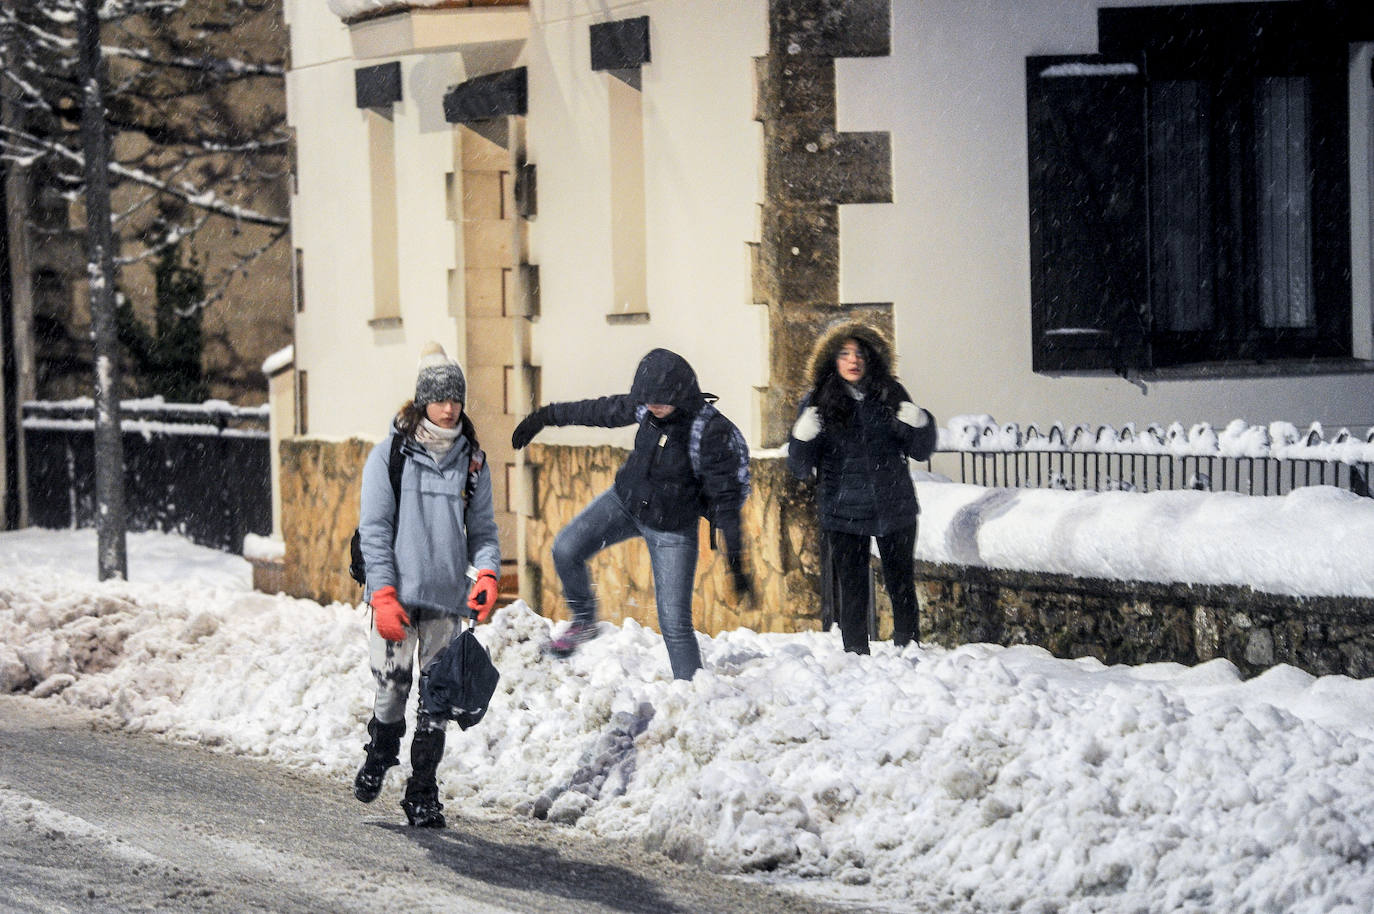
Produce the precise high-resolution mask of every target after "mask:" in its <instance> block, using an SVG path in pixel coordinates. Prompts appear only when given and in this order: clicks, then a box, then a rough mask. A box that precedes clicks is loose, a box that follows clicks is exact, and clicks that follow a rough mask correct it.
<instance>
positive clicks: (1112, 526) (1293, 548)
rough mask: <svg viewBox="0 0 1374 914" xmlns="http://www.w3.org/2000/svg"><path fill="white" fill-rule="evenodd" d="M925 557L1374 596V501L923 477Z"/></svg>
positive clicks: (1342, 494)
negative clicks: (992, 484)
mask: <svg viewBox="0 0 1374 914" xmlns="http://www.w3.org/2000/svg"><path fill="white" fill-rule="evenodd" d="M916 485H917V494H918V496H919V497H920V501H921V523H920V529H919V531H918V532H919V540H918V542H917V544H916V554H917V557H919V558H922V559H927V560H929V561H932V562H950V563H954V564H960V565H980V566H986V567H990V568H1008V569H1015V570H1021V571H1044V572H1057V573H1062V574H1072V575H1077V576H1080V577H1096V578H1108V579H1115V580H1127V581H1157V582H1163V583H1168V582H1174V581H1176V582H1180V583H1184V584H1242V585H1250V586H1251V587H1254V588H1255V589H1256V590H1260V591H1264V592H1267V593H1277V594H1290V595H1298V596H1302V595H1306V596H1355V597H1374V550H1371V549H1370V548H1369V544H1370V543H1372V542H1374V499H1369V498H1361V497H1359V496H1357V495H1354V494H1352V493H1350V492H1347V491H1344V490H1342V489H1336V488H1333V487H1331V486H1309V487H1304V488H1299V489H1294V490H1293V491H1292V492H1291V493H1289V494H1287V495H1281V496H1270V497H1260V496H1253V495H1238V494H1236V493H1233V492H1217V493H1211V492H1198V491H1193V490H1180V491H1173V492H1148V493H1139V492H1083V491H1063V490H1059V489H989V488H984V487H982V486H971V485H963V484H958V483H951V482H946V481H940V480H939V478H938V477H932V476H930V475H929V474H917V484H916Z"/></svg>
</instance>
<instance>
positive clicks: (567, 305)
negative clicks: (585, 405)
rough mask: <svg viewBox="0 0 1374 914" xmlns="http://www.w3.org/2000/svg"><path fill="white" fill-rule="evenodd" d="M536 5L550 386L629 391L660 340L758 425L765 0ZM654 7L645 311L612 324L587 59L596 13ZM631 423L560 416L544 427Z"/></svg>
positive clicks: (539, 236) (604, 154) (561, 392)
mask: <svg viewBox="0 0 1374 914" xmlns="http://www.w3.org/2000/svg"><path fill="white" fill-rule="evenodd" d="M530 9H531V15H532V17H533V20H534V29H533V32H532V35H531V38H530V42H529V47H528V48H527V51H526V61H527V64H528V66H529V78H530V100H529V153H530V160H531V161H533V162H534V163H535V164H536V166H537V169H538V174H539V214H538V218H537V219H536V220H535V221H534V223H533V224H532V226H531V260H532V261H534V262H537V263H538V264H539V266H540V282H541V285H542V293H541V298H542V301H543V316H542V317H541V318H540V319H539V321H538V322H537V323H536V324H535V325H534V326H533V334H532V345H533V360H534V362H535V363H536V364H538V365H539V366H541V368H542V373H543V393H544V400H545V401H546V402H547V401H549V400H566V399H577V398H581V397H594V396H602V395H605V394H611V393H621V392H624V391H627V390H628V389H629V385H630V380H631V378H632V377H633V374H634V368H635V365H636V363H637V362H638V360H639V358H640V357H641V356H643V355H644V353H646V352H648V351H649V350H650V349H653V348H655V347H658V346H662V347H666V348H669V349H672V350H674V351H675V352H678V353H679V354H681V355H682V356H683V357H685V358H686V359H687V360H688V361H689V362H691V363H692V365H693V367H695V368H696V371H697V375H698V377H699V378H700V380H701V384H702V387H703V389H705V390H708V391H711V392H713V393H716V394H718V395H719V396H720V398H721V399H720V403H719V406H720V408H721V410H722V411H724V412H725V413H726V414H727V415H729V416H730V417H731V418H732V419H734V420H735V421H736V422H737V423H738V424H739V426H740V427H741V429H743V430H744V432H745V434H746V436H748V437H749V438H750V439H751V440H757V437H758V429H759V428H760V425H759V421H760V420H759V416H758V405H757V402H756V400H757V397H756V395H755V387H756V386H758V385H762V384H764V383H765V382H766V377H767V372H766V364H767V363H766V359H767V342H766V340H767V335H766V314H765V313H764V309H763V308H761V307H759V306H756V305H753V304H751V298H752V295H751V291H752V288H751V278H750V274H749V257H748V248H747V244H748V242H751V241H755V240H757V238H758V225H757V222H758V215H757V210H758V204H759V203H760V202H761V201H762V199H763V189H762V152H763V150H762V128H761V127H760V125H759V124H758V123H757V122H756V121H754V120H753V101H754V58H755V57H757V56H761V55H763V54H765V53H766V52H767V37H768V36H767V8H766V4H765V2H764V0H733V2H730V3H711V4H702V3H684V2H682V0H660V2H615V0H609V2H602V0H598V2H590V0H573V2H569V0H535V2H533V3H532V4H531V7H530ZM644 15H647V16H648V17H649V22H650V52H651V57H652V60H651V62H650V63H648V64H646V65H645V66H644V67H643V68H642V70H641V78H642V86H643V112H644V159H645V181H644V183H645V186H646V201H645V210H646V237H647V261H648V262H647V292H648V310H649V315H650V317H649V321H648V323H645V324H635V325H610V324H608V323H607V322H606V315H607V314H608V313H609V312H610V311H611V310H612V293H611V279H612V274H611V246H610V243H609V239H610V211H611V206H610V194H611V183H610V182H611V176H610V173H609V170H608V168H607V163H608V162H609V159H610V149H609V145H608V143H609V139H608V136H609V129H608V124H607V120H608V107H607V88H606V80H607V79H609V78H611V77H608V76H607V74H605V73H599V72H593V71H592V70H591V62H590V39H589V31H588V29H589V26H590V25H591V24H592V23H596V22H606V21H609V20H614V19H627V18H632V17H636V16H644ZM620 437H623V436H617V435H615V434H609V435H608V434H607V433H606V432H604V431H600V430H585V429H561V430H552V429H551V430H549V431H547V432H545V433H544V435H543V436H541V439H540V440H541V441H549V442H563V443H572V442H577V443H591V442H599V441H615V440H620Z"/></svg>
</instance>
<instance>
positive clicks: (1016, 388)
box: [838, 0, 1374, 432]
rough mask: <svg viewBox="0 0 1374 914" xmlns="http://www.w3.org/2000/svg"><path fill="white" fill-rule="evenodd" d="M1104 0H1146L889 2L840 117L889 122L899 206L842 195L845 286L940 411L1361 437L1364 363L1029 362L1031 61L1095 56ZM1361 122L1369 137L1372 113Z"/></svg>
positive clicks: (843, 69)
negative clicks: (888, 41)
mask: <svg viewBox="0 0 1374 914" xmlns="http://www.w3.org/2000/svg"><path fill="white" fill-rule="evenodd" d="M1109 5H1110V6H1136V5H1149V3H1148V2H1147V0H1110V3H1107V2H1095V0H976V2H970V0H922V2H920V3H912V2H902V0H893V3H892V55H891V56H890V57H886V58H872V59H862V60H841V61H839V62H838V93H839V98H838V103H839V127H840V129H842V130H861V129H862V130H868V129H882V130H889V131H891V133H892V148H893V175H894V179H893V180H894V204H893V205H891V206H876V205H875V206H849V207H842V208H841V213H840V219H841V233H840V242H841V274H840V275H841V298H842V299H843V300H845V301H892V302H894V303H895V305H896V325H897V326H896V335H897V348H898V351H899V353H900V359H901V365H900V370H901V373H902V376H903V378H904V379H905V380H907V381H908V382H910V384H909V386H910V387H911V388H912V389H913V391H915V392H917V395H918V397H920V398H921V399H923V400H924V401H925V402H926V404H927V405H929V406H930V408H931V409H932V410H933V411H934V412H935V413H936V415H937V416H938V417H940V418H941V420H942V421H943V420H944V419H945V418H948V417H949V416H951V415H955V414H960V413H990V414H991V415H993V416H994V417H996V418H997V419H998V420H999V421H1001V422H1011V421H1015V422H1020V423H1023V424H1024V423H1028V422H1037V423H1048V422H1052V421H1054V420H1064V421H1066V422H1080V421H1081V422H1090V423H1102V422H1107V423H1113V424H1116V425H1120V424H1123V423H1126V422H1135V423H1137V425H1139V426H1143V425H1145V424H1147V423H1150V422H1169V421H1175V420H1178V421H1182V422H1184V423H1185V424H1186V423H1190V422H1197V421H1210V422H1214V423H1225V422H1226V421H1228V420H1230V419H1233V418H1243V419H1246V420H1248V421H1251V422H1268V421H1270V420H1286V421H1291V422H1294V423H1297V424H1299V425H1306V424H1307V423H1308V422H1312V421H1320V422H1322V423H1323V424H1325V425H1326V426H1328V427H1329V428H1330V427H1339V426H1348V427H1350V428H1351V429H1352V430H1358V431H1360V432H1362V431H1363V430H1364V428H1365V427H1367V426H1369V425H1371V424H1374V375H1368V374H1358V375H1349V374H1347V375H1327V376H1322V377H1300V376H1297V377H1286V378H1267V379H1266V378H1253V377H1252V378H1230V379H1224V380H1151V379H1148V378H1147V379H1146V381H1145V382H1144V384H1143V386H1136V385H1133V384H1130V383H1128V382H1127V381H1125V380H1122V379H1120V378H1115V377H1093V378H1082V377H1077V378H1068V377H1064V378H1051V377H1046V376H1043V375H1037V374H1034V373H1032V372H1031V370H1030V365H1031V324H1030V321H1031V316H1030V307H1031V306H1030V273H1029V269H1030V268H1029V259H1030V240H1029V228H1028V220H1029V215H1028V202H1027V198H1028V186H1027V185H1028V178H1027V171H1028V166H1027V152H1026V100H1025V58H1026V57H1027V56H1030V55H1037V54H1084V53H1095V52H1096V51H1097V12H1096V11H1097V8H1098V7H1100V6H1109ZM1363 72H1365V73H1367V72H1368V70H1367V68H1366V69H1365V70H1364V71H1363ZM1366 117H1367V115H1366ZM1359 130H1361V131H1363V137H1364V140H1365V142H1366V143H1367V141H1368V123H1367V121H1366V123H1365V124H1363V125H1360V127H1359ZM1366 161H1367V157H1366ZM1364 180H1365V181H1366V183H1367V182H1368V180H1369V179H1368V176H1366V177H1365V179H1364ZM1360 199H1363V200H1364V201H1365V203H1366V212H1365V213H1363V218H1365V219H1367V218H1368V215H1369V214H1368V212H1367V201H1368V197H1367V195H1365V196H1363V197H1361V198H1360ZM1358 243H1359V239H1358V233H1357V244H1358ZM1364 247H1365V249H1366V250H1365V256H1366V257H1367V256H1368V250H1367V248H1368V236H1367V234H1365V236H1364ZM1357 256H1358V254H1357ZM1356 272H1357V277H1358V276H1359V271H1358V270H1357V271H1356ZM1365 275H1366V276H1367V275H1368V274H1367V271H1366V273H1365ZM1358 313H1359V312H1358V309H1357V314H1358ZM1366 313H1367V312H1366ZM1366 332H1367V331H1366ZM1358 351H1359V348H1358V347H1357V352H1358Z"/></svg>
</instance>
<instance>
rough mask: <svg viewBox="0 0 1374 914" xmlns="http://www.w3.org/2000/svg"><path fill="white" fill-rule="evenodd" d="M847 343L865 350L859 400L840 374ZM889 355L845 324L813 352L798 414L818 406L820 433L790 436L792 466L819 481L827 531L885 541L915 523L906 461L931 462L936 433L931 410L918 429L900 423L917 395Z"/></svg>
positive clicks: (871, 334) (878, 340)
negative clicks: (894, 370) (893, 369)
mask: <svg viewBox="0 0 1374 914" xmlns="http://www.w3.org/2000/svg"><path fill="white" fill-rule="evenodd" d="M849 339H857V340H859V341H860V343H862V344H863V345H864V346H865V348H866V349H867V356H868V358H867V364H866V369H867V372H866V374H865V375H864V378H863V380H861V381H860V382H859V384H858V386H857V390H856V392H857V393H859V394H861V395H862V398H861V399H855V398H854V397H853V394H852V393H851V390H850V388H849V387H848V385H846V384H845V383H844V381H843V380H841V379H840V377H839V375H838V374H837V373H836V371H835V357H836V355H837V354H838V352H839V349H840V347H841V345H843V344H844V342H845V341H846V340H849ZM891 351H892V350H891V347H890V346H889V345H888V343H887V340H886V339H884V338H883V337H882V336H881V335H880V334H878V333H877V332H876V331H874V330H873V329H872V328H870V327H867V326H865V325H863V324H859V323H845V324H841V325H839V326H837V327H835V328H833V329H832V330H830V331H829V332H827V333H826V334H825V335H824V336H823V337H821V339H820V340H819V341H818V342H817V344H816V347H815V349H814V350H813V352H812V357H811V371H810V375H809V378H808V380H810V382H811V391H810V392H809V393H808V394H807V395H806V397H805V398H804V399H803V400H802V404H801V408H800V409H799V410H798V415H800V414H801V412H803V411H805V410H806V408H807V407H809V406H812V405H815V406H817V407H818V408H819V409H820V411H821V422H822V425H821V432H820V434H819V435H817V436H816V437H815V438H813V439H811V440H810V441H798V440H797V439H796V438H795V437H792V438H791V440H789V441H788V444H787V464H788V466H789V467H790V468H791V470H792V472H793V473H795V474H796V475H797V477H798V478H800V479H802V480H804V481H810V480H812V479H815V481H816V485H817V501H818V503H819V504H818V507H819V511H820V524H821V527H822V528H823V529H825V530H835V531H838V532H840V533H853V534H862V535H869V536H885V535H886V534H888V533H891V532H893V531H894V530H899V529H901V528H902V527H907V526H910V525H911V524H914V523H915V522H916V515H917V513H918V512H919V510H920V509H919V506H918V505H917V503H916V489H915V486H913V485H912V483H911V473H910V471H909V468H908V465H907V458H908V457H909V458H912V459H914V460H925V459H927V458H928V457H930V454H931V451H933V450H934V449H935V441H936V435H937V432H936V428H935V421H934V419H933V418H932V417H931V415H930V413H928V412H926V411H925V410H921V411H920V416H921V420H922V421H921V422H920V423H919V424H918V425H916V426H914V427H913V426H911V425H908V424H907V423H905V422H902V421H901V420H899V419H898V418H897V410H898V409H899V408H900V406H901V404H902V403H903V402H904V401H910V400H911V396H910V394H908V393H907V391H906V388H904V387H903V386H902V385H901V384H900V383H898V382H897V380H896V379H895V378H893V377H892V375H891V374H890V369H889V366H890V365H891Z"/></svg>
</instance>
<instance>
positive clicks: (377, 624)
mask: <svg viewBox="0 0 1374 914" xmlns="http://www.w3.org/2000/svg"><path fill="white" fill-rule="evenodd" d="M409 624H410V616H407V615H406V611H405V607H403V606H402V605H401V601H400V600H398V599H396V588H395V587H392V586H390V585H388V586H386V587H382V588H379V589H377V590H374V591H373V592H372V625H373V627H374V628H376V629H377V634H379V635H381V636H382V637H383V638H385V639H386V640H388V641H404V640H406V630H405V626H407V625H409Z"/></svg>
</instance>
